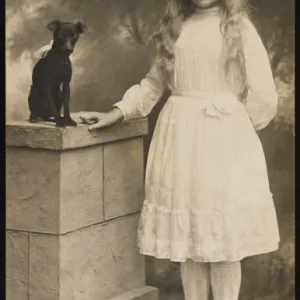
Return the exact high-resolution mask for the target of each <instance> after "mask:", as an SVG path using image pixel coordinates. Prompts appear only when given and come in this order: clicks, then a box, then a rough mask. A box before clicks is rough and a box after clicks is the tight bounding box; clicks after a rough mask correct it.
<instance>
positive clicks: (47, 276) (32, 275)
mask: <svg viewBox="0 0 300 300" xmlns="http://www.w3.org/2000/svg"><path fill="white" fill-rule="evenodd" d="M29 245H30V254H29V255H30V256H29V257H30V259H29V296H30V298H29V299H30V300H41V299H43V300H58V299H60V298H59V289H60V283H59V278H60V275H59V273H60V254H59V236H57V235H50V234H31V235H30V244H29Z"/></svg>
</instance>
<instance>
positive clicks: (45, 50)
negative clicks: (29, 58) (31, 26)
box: [34, 40, 53, 59]
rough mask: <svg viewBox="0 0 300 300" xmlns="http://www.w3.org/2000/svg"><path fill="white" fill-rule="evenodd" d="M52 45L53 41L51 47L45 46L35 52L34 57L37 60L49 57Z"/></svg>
mask: <svg viewBox="0 0 300 300" xmlns="http://www.w3.org/2000/svg"><path fill="white" fill-rule="evenodd" d="M52 45H53V40H51V42H50V44H49V45H46V46H43V47H42V48H40V49H39V50H37V51H36V52H34V57H35V58H37V59H42V58H44V57H45V56H46V55H47V53H48V52H49V50H51V48H52Z"/></svg>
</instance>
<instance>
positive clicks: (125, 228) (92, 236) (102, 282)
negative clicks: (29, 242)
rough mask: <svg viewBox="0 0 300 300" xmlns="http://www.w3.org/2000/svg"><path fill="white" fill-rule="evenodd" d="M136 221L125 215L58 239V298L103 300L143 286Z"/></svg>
mask: <svg viewBox="0 0 300 300" xmlns="http://www.w3.org/2000/svg"><path fill="white" fill-rule="evenodd" d="M138 218H139V214H135V215H130V216H125V217H122V218H119V219H116V220H113V221H110V222H108V223H103V224H99V225H95V226H90V227H87V228H84V229H81V230H78V231H75V232H72V233H69V234H66V235H63V236H61V238H60V251H61V254H60V263H61V265H60V287H61V290H60V299H72V300H105V299H109V298H111V297H113V296H115V295H118V294H122V293H124V292H127V291H130V290H131V289H135V288H140V287H142V286H144V281H145V274H144V258H143V256H142V255H140V254H139V252H138V249H137V243H136V231H137V222H138ZM100 295H101V296H100ZM44 300H48V298H46V299H44Z"/></svg>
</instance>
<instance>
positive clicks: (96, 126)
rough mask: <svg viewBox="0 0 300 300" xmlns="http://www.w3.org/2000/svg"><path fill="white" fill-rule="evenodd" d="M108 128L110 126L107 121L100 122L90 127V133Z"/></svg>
mask: <svg viewBox="0 0 300 300" xmlns="http://www.w3.org/2000/svg"><path fill="white" fill-rule="evenodd" d="M107 126H108V124H107V123H106V122H105V121H103V120H100V121H98V122H97V123H96V124H93V125H91V126H90V127H89V131H92V130H96V129H100V128H103V127H107Z"/></svg>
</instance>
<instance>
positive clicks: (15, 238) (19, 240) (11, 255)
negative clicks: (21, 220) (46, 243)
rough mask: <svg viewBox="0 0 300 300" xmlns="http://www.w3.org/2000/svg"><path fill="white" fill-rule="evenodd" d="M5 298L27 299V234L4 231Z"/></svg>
mask: <svg viewBox="0 0 300 300" xmlns="http://www.w3.org/2000/svg"><path fill="white" fill-rule="evenodd" d="M6 300H28V234H27V233H23V232H15V231H11V230H7V231H6Z"/></svg>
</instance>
